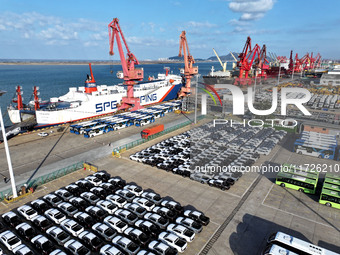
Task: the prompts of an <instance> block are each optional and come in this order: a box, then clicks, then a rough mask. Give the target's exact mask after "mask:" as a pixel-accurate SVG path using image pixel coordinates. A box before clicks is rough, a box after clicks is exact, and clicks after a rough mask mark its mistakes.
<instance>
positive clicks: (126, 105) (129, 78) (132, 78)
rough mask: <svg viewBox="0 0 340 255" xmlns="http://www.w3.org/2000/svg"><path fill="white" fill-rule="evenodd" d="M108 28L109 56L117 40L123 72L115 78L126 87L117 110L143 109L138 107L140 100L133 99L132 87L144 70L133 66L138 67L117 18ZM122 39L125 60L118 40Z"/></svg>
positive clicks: (142, 76)
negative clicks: (121, 80) (121, 81)
mask: <svg viewBox="0 0 340 255" xmlns="http://www.w3.org/2000/svg"><path fill="white" fill-rule="evenodd" d="M108 27H109V40H110V55H114V53H113V45H114V39H115V37H116V39H117V47H118V51H119V56H120V62H121V64H122V68H123V72H121V71H120V72H118V73H117V77H118V78H119V79H123V80H124V83H123V84H124V85H126V86H127V96H126V97H123V98H122V102H121V104H120V105H119V106H118V110H131V111H135V110H138V109H141V108H143V107H142V106H141V105H140V99H139V98H138V97H134V93H133V86H134V85H135V84H136V83H137V81H142V80H143V78H144V70H143V69H142V68H135V65H139V61H138V60H137V58H136V56H135V55H134V54H133V53H132V52H131V51H130V49H129V47H128V45H127V43H126V40H125V38H124V35H123V32H122V30H121V28H120V26H119V20H118V19H117V18H115V19H113V21H112V22H111V23H110V24H109V25H108ZM120 37H121V38H122V40H123V42H124V45H125V48H126V51H127V54H126V59H125V56H124V51H123V46H122V43H121V40H120Z"/></svg>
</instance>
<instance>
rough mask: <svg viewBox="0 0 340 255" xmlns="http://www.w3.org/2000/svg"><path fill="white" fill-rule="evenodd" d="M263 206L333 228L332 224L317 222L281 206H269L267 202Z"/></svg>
mask: <svg viewBox="0 0 340 255" xmlns="http://www.w3.org/2000/svg"><path fill="white" fill-rule="evenodd" d="M263 206H266V207H268V208H271V209H274V210H277V211H280V212H283V213H287V214H290V215H292V216H295V217H298V218H301V219H304V220H308V221H310V222H313V223H315V224H320V225H323V226H325V227H329V228H333V227H332V226H330V225H327V224H325V223H321V222H317V221H315V220H311V219H308V218H305V217H302V216H300V215H297V214H294V213H291V212H287V211H284V210H282V209H279V208H275V207H272V206H269V205H265V204H263Z"/></svg>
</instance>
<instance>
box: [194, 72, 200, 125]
mask: <svg viewBox="0 0 340 255" xmlns="http://www.w3.org/2000/svg"><path fill="white" fill-rule="evenodd" d="M198 76H199V74H197V75H196V91H195V121H194V123H195V124H196V123H197V94H198Z"/></svg>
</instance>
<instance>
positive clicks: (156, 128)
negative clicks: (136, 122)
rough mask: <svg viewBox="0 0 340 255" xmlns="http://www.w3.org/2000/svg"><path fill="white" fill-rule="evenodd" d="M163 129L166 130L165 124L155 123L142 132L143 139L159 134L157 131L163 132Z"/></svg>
mask: <svg viewBox="0 0 340 255" xmlns="http://www.w3.org/2000/svg"><path fill="white" fill-rule="evenodd" d="M162 131H164V125H163V124H158V125H154V126H151V127H149V128H146V129H144V130H143V131H142V132H141V136H142V138H143V139H148V138H149V136H151V135H154V134H157V133H159V132H162Z"/></svg>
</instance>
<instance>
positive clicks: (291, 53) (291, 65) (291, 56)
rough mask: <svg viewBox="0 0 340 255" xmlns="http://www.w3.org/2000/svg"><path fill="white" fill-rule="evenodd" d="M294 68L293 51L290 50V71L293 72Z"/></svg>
mask: <svg viewBox="0 0 340 255" xmlns="http://www.w3.org/2000/svg"><path fill="white" fill-rule="evenodd" d="M293 70H294V59H293V51H292V50H291V51H290V57H289V64H288V73H292V72H293Z"/></svg>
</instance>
